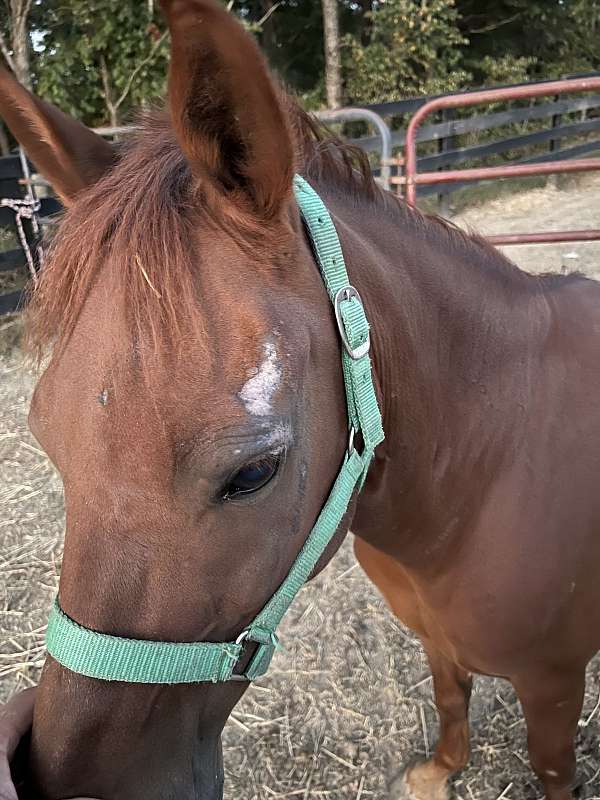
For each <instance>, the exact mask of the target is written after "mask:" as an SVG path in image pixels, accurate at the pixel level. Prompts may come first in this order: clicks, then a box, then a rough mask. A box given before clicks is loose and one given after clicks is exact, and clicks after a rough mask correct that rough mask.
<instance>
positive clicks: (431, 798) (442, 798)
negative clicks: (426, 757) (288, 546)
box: [389, 761, 450, 800]
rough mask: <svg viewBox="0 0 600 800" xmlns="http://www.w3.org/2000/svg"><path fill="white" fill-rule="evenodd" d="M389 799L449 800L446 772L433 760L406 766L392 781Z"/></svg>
mask: <svg viewBox="0 0 600 800" xmlns="http://www.w3.org/2000/svg"><path fill="white" fill-rule="evenodd" d="M389 800H450V790H449V788H448V773H447V772H446V771H445V770H440V768H439V767H438V766H437V764H434V763H433V761H425V762H422V763H420V764H416V765H415V766H414V767H408V768H407V769H405V770H404V772H403V773H402V774H401V775H400V776H399V777H398V778H396V780H395V781H394V782H393V783H392V785H391V787H390V794H389Z"/></svg>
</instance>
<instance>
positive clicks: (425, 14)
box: [344, 0, 470, 103]
mask: <svg viewBox="0 0 600 800" xmlns="http://www.w3.org/2000/svg"><path fill="white" fill-rule="evenodd" d="M367 17H368V19H369V21H370V23H371V27H370V33H369V41H368V43H367V44H366V45H364V44H362V43H361V42H360V41H358V40H357V39H356V38H355V37H354V36H352V35H346V36H345V38H344V48H345V49H344V69H345V83H346V95H347V99H348V101H349V102H361V103H379V102H384V101H385V100H388V99H390V98H392V97H393V98H395V99H396V98H399V97H410V96H414V95H417V94H439V93H441V92H445V91H451V90H453V89H458V88H461V87H462V86H464V85H465V84H466V83H467V81H468V80H469V78H470V76H469V74H468V73H467V72H466V71H465V70H464V69H463V68H462V67H461V63H460V62H461V51H460V46H461V45H463V44H466V39H465V38H464V36H463V35H462V34H461V32H460V31H459V28H458V24H457V23H458V12H457V10H456V8H455V5H454V0H419V1H418V2H415V0H387V1H386V2H381V3H380V4H379V5H378V6H377V8H375V9H374V10H371V11H368V12H367Z"/></svg>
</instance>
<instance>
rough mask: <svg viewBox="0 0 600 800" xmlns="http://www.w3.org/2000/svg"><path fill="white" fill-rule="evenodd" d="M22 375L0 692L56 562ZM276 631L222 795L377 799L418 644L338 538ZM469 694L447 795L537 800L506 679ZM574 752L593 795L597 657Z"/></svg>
mask: <svg viewBox="0 0 600 800" xmlns="http://www.w3.org/2000/svg"><path fill="white" fill-rule="evenodd" d="M599 199H600V181H598V180H592V181H587V182H586V183H585V184H584V185H582V186H581V187H580V188H579V189H578V190H577V191H576V192H557V191H556V190H554V189H548V190H539V191H537V192H536V193H529V194H528V196H527V197H526V198H519V197H517V198H515V199H514V200H513V201H510V204H509V202H508V201H507V200H506V199H504V200H502V201H499V202H500V206H498V204H496V205H494V204H489V205H488V206H486V207H484V208H481V209H478V210H476V211H474V212H472V214H471V219H472V220H473V221H475V223H476V224H478V225H479V226H480V227H481V228H482V229H483V230H486V229H490V228H491V225H487V224H486V223H487V222H492V221H493V222H494V224H495V225H496V227H501V228H504V229H508V228H510V227H512V228H513V229H514V228H515V226H516V225H517V224H518V223H519V224H521V225H522V226H523V220H526V222H525V226H527V227H529V226H531V227H532V228H541V227H544V226H546V227H551V225H552V220H551V219H549V217H551V216H552V214H553V213H554V211H555V209H556V208H557V204H560V208H561V213H560V219H561V224H562V225H565V226H566V225H569V219H568V217H569V216H571V219H572V220H574V221H575V222H576V224H575V225H574V227H583V226H584V225H586V224H594V221H593V219H586V215H587V216H588V217H593V216H594V215H595V214H594V213H593V209H597V208H598V207H599V203H598V200H599ZM511 204H512V206H513V207H514V209H516V210H514V213H513V212H512V211H511V208H510V205H511ZM524 210H525V211H526V213H524ZM511 214H512V217H511ZM594 248H596V249H595V250H594ZM573 253H576V254H577V255H578V256H579V257H578V258H577V259H574V258H570V259H566V262H567V263H568V264H570V265H571V266H573V262H575V265H576V266H577V267H578V268H580V267H583V268H585V269H588V270H589V271H590V272H591V273H594V274H596V275H598V271H597V270H598V266H596V267H594V264H595V265H600V258H598V253H599V248H598V246H595V245H566V246H560V247H554V248H552V249H551V250H544V251H543V254H542V253H540V251H539V249H538V248H536V249H535V250H530V251H527V252H526V251H523V250H521V251H520V252H519V254H518V255H517V259H516V260H517V261H518V262H519V263H521V264H523V265H524V266H530V267H531V266H534V267H541V268H542V269H548V268H550V267H554V268H555V269H560V267H561V265H562V264H563V263H564V262H565V259H564V256H565V254H570V255H572V254H573ZM526 259H527V260H529V259H531V262H529V263H528V261H527V260H526ZM1 324H2V323H0V325H1ZM13 328H14V326H11V327H10V330H11V332H14V331H13ZM1 335H2V332H0V336H1ZM34 380H35V378H34V375H33V374H32V373H31V372H29V371H28V370H27V369H26V368H24V366H23V364H22V359H21V356H20V354H19V352H18V350H15V349H11V350H10V352H8V353H5V354H4V355H2V356H0V509H1V510H0V699H4V698H6V697H7V696H8V695H10V694H11V693H12V692H13V691H14V690H16V689H18V688H21V687H24V686H30V685H32V684H34V683H35V681H36V679H37V677H38V675H39V669H40V666H41V664H42V661H43V658H44V647H43V632H44V624H45V619H46V614H47V611H48V609H49V606H50V602H51V599H52V596H53V594H54V592H55V590H56V586H57V580H58V573H59V565H60V553H61V542H62V527H63V505H62V493H61V485H60V481H59V479H58V476H57V475H56V474H55V472H54V471H53V469H52V467H51V466H50V465H49V463H48V461H47V459H46V457H45V455H44V454H43V453H42V452H41V451H40V449H39V448H38V446H37V445H36V443H35V441H34V440H33V438H32V437H31V435H30V434H29V432H28V430H27V407H28V402H29V398H30V395H31V391H32V387H33V385H34ZM281 633H282V639H283V643H284V646H285V651H284V652H282V653H279V654H278V655H277V656H276V658H275V661H274V664H273V668H272V670H271V672H270V673H269V675H268V676H267V677H265V678H262V679H261V680H260V681H258V682H257V683H256V684H255V685H254V686H253V687H252V688H250V689H249V691H248V692H247V693H246V695H245V697H244V698H243V700H242V702H241V703H240V704H239V705H238V706H237V707H236V709H235V710H234V712H233V714H232V716H231V719H230V722H229V723H228V725H227V728H226V731H225V736H224V740H225V764H226V772H227V781H226V791H225V795H226V798H227V800H233V798H235V799H236V800H259V799H260V800H274V799H275V798H281V799H283V798H298V800H308V798H313V800H316V799H317V798H324V799H326V800H385V798H386V786H387V785H388V782H389V780H390V779H391V778H392V777H393V776H394V775H395V774H396V773H397V772H398V770H399V769H400V768H401V765H402V764H403V763H405V762H406V761H408V760H410V759H412V758H414V757H415V756H416V757H419V756H426V755H428V754H429V753H430V752H431V751H432V748H433V746H434V744H435V740H436V735H437V717H436V713H435V709H434V705H433V698H432V686H431V678H430V676H429V673H428V669H427V665H426V662H425V658H424V656H423V653H422V651H421V648H420V646H419V644H418V642H417V641H416V640H415V639H414V637H413V636H412V635H411V634H410V632H408V631H407V630H405V629H404V628H403V627H402V626H401V625H399V624H398V622H397V621H396V620H395V619H394V618H393V617H392V615H391V614H390V613H389V612H388V611H387V609H386V608H385V607H384V604H383V602H382V601H381V599H380V598H379V596H378V594H377V592H376V590H375V589H374V588H373V587H372V585H371V584H370V583H369V581H368V580H367V579H366V578H365V577H364V575H363V574H362V572H361V570H360V568H359V567H358V566H357V565H356V563H355V561H354V558H353V555H352V552H351V547H350V546H349V543H347V544H346V545H345V546H344V548H343V550H342V552H341V553H340V554H339V555H338V556H337V557H336V558H335V559H334V561H333V563H332V564H331V565H330V566H329V567H328V568H327V570H326V571H325V572H324V574H323V575H322V576H320V577H319V578H318V579H317V580H316V581H314V582H313V583H312V584H311V585H310V586H308V587H306V588H305V589H304V590H303V591H302V592H301V594H300V597H299V598H298V600H297V602H296V603H295V605H294V606H293V607H292V610H291V612H290V614H289V616H288V618H287V619H286V620H285V621H284V623H283V625H282V629H281ZM471 708H472V710H471V720H472V729H473V736H472V744H473V755H472V758H471V762H470V764H469V766H468V768H467V769H466V770H464V771H463V772H462V774H461V775H459V776H458V777H457V778H456V780H455V782H454V792H455V796H456V797H457V798H459V799H460V800H501V799H502V800H534V798H539V797H540V795H541V792H540V789H539V786H538V784H537V783H536V781H535V780H534V778H533V775H532V773H531V771H530V769H529V766H528V763H527V754H526V748H525V724H524V721H523V717H522V713H521V709H520V707H519V705H518V702H517V700H516V697H515V694H514V692H513V690H512V688H511V687H510V686H509V685H508V684H507V683H505V682H503V681H500V680H491V679H483V678H482V679H479V680H478V681H477V683H476V688H475V693H474V697H473V701H472V707H471ZM577 751H578V757H579V763H580V769H581V775H582V779H583V788H582V794H581V796H582V798H585V800H594V799H595V800H600V658H596V659H595V660H594V661H593V662H592V664H591V665H590V668H589V674H588V682H587V693H586V699H585V706H584V712H583V715H582V720H581V724H580V727H579V732H578V739H577Z"/></svg>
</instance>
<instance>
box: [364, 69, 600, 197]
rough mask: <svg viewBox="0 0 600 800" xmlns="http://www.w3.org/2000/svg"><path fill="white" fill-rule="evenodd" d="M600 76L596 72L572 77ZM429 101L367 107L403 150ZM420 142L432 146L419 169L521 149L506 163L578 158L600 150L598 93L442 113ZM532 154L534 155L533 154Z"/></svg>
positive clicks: (435, 190)
mask: <svg viewBox="0 0 600 800" xmlns="http://www.w3.org/2000/svg"><path fill="white" fill-rule="evenodd" d="M598 76H600V73H598V72H594V73H587V74H585V75H577V76H569V77H572V78H574V77H578V78H580V77H598ZM544 83H549V81H539V82H535V83H534V84H533V85H537V84H539V85H543V84H544ZM523 85H525V84H518V86H523ZM528 85H532V84H528ZM495 88H496V87H495ZM498 88H499V87H498ZM506 88H508V87H506ZM472 93H473V92H472V90H470V91H468V92H463V93H459V94H465V95H469V94H472ZM438 96H439V95H438ZM431 99H433V97H423V98H411V99H408V100H402V101H399V102H396V103H380V104H377V105H371V106H368V108H369V110H371V111H374V112H375V113H377V114H379V115H380V116H381V117H382V118H383V119H384V120H385V121H386V122H387V124H388V125H389V127H390V128H391V141H392V148H393V149H394V150H395V151H400V150H401V148H403V147H404V145H405V143H406V124H407V121H408V119H409V117H410V116H411V115H412V114H414V112H415V111H417V110H418V109H419V108H421V106H423V105H424V104H425V103H426V102H428V101H429V100H431ZM574 114H576V115H577V119H573V118H571V119H565V117H568V116H569V115H574ZM544 120H547V125H546V126H542V127H541V129H536V130H533V131H528V132H525V133H522V134H515V133H512V132H511V133H510V134H509V135H504V136H500V135H499V136H498V137H497V138H493V139H492V140H490V141H485V142H482V143H470V142H469V143H466V144H464V145H463V146H460V145H459V143H460V137H464V136H465V135H467V134H477V133H482V132H484V131H492V130H494V129H496V128H498V129H500V128H502V127H506V126H511V125H517V124H526V123H529V122H539V121H544ZM352 141H353V143H354V144H357V145H358V146H359V147H361V148H362V149H363V150H366V151H367V152H369V153H375V152H377V151H378V150H379V149H380V147H381V144H380V139H379V137H377V136H364V137H361V138H358V139H353V140H352ZM416 141H417V143H418V144H425V145H428V146H427V147H426V150H427V152H425V153H422V154H421V155H420V156H419V158H418V162H417V163H418V168H419V171H431V170H436V169H444V168H446V167H452V166H456V165H458V164H464V163H466V162H477V161H479V160H485V159H489V158H490V157H494V156H502V157H504V158H506V157H507V154H512V153H514V151H519V150H522V151H523V154H522V155H521V156H520V157H519V158H516V159H515V158H512V159H510V160H508V159H507V158H506V162H505V163H513V164H535V163H539V162H541V161H562V160H565V159H570V158H577V157H580V156H582V155H584V154H586V153H590V152H594V151H596V150H600V94H597V93H594V94H590V95H587V96H581V95H578V96H574V97H561V98H558V97H556V98H554V99H553V100H546V101H543V102H528V104H527V105H522V104H521V105H515V106H514V107H512V108H506V109H502V110H500V111H495V110H494V111H491V112H488V113H477V112H473V111H470V112H469V115H468V116H464V117H461V118H457V117H456V112H455V111H453V110H447V111H444V112H442V113H441V114H440V119H439V120H438V121H436V122H433V123H431V124H428V125H423V127H421V128H419V130H418V132H417V137H416ZM544 144H547V147H546V148H545V151H544V152H543V153H542V154H540V153H539V149H540V146H542V145H544ZM532 150H533V152H534V153H535V154H532ZM432 151H434V152H432ZM496 163H497V162H496ZM467 185H473V183H470V184H467V183H462V182H461V183H447V184H445V183H440V184H436V185H435V186H420V187H419V196H420V197H424V196H426V195H431V194H437V195H440V196H444V195H448V194H450V193H451V192H455V191H457V190H458V189H462V188H464V187H465V186H467Z"/></svg>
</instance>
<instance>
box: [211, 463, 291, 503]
mask: <svg viewBox="0 0 600 800" xmlns="http://www.w3.org/2000/svg"><path fill="white" fill-rule="evenodd" d="M279 463H280V456H279V455H278V454H277V455H276V454H271V455H268V456H263V457H262V458H260V459H257V460H256V461H251V462H250V463H249V464H246V465H245V466H243V467H242V468H241V469H240V470H238V471H237V472H236V473H235V475H234V476H233V477H232V478H230V479H229V482H228V483H227V485H226V486H225V488H224V490H223V493H222V497H223V499H224V500H229V499H230V498H232V497H236V496H237V495H240V494H252V493H253V492H257V491H258V490H259V489H262V488H263V486H266V485H267V483H269V481H270V480H271V479H272V478H273V477H274V476H275V474H276V473H277V470H278V468H279Z"/></svg>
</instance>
